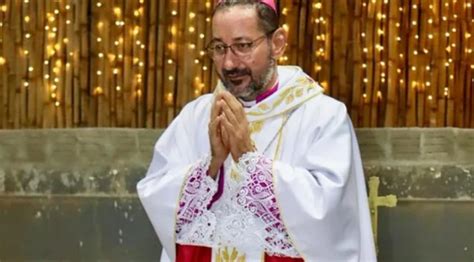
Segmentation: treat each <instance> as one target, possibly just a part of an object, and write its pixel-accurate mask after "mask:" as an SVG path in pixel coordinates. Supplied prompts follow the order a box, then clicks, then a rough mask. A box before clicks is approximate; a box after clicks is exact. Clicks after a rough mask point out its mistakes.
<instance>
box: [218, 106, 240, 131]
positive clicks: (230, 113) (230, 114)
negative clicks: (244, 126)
mask: <svg viewBox="0 0 474 262" xmlns="http://www.w3.org/2000/svg"><path fill="white" fill-rule="evenodd" d="M222 111H223V112H224V115H225V116H226V118H227V120H228V121H229V123H230V124H231V125H233V126H234V127H237V126H239V124H240V121H239V120H238V119H237V116H236V115H235V114H234V112H233V111H232V110H231V109H230V107H229V105H228V104H227V103H225V102H223V103H222Z"/></svg>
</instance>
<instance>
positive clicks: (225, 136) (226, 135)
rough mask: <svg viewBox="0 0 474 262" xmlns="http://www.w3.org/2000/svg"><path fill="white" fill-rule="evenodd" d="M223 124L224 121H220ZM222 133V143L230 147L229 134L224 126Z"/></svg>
mask: <svg viewBox="0 0 474 262" xmlns="http://www.w3.org/2000/svg"><path fill="white" fill-rule="evenodd" d="M223 117H224V116H219V118H223ZM220 122H222V120H220ZM220 131H221V139H222V143H223V144H224V146H225V147H229V133H228V132H227V128H226V127H225V126H222V128H221V129H220Z"/></svg>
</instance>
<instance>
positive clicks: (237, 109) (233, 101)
mask: <svg viewBox="0 0 474 262" xmlns="http://www.w3.org/2000/svg"><path fill="white" fill-rule="evenodd" d="M222 99H223V100H224V101H225V102H226V103H227V105H229V107H230V109H231V110H232V112H234V114H235V115H237V116H239V115H240V114H241V112H242V111H243V107H242V104H241V103H240V102H239V100H237V98H235V96H233V95H232V94H231V93H229V92H228V91H225V92H222Z"/></svg>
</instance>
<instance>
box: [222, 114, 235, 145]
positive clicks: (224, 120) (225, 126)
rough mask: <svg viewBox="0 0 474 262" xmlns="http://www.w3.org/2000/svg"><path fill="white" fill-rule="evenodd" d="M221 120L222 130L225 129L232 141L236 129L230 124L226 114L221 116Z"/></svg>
mask: <svg viewBox="0 0 474 262" xmlns="http://www.w3.org/2000/svg"><path fill="white" fill-rule="evenodd" d="M219 119H220V123H221V127H222V129H225V132H226V134H227V137H228V139H229V141H230V139H232V137H231V136H232V135H231V133H232V130H235V127H234V126H233V125H232V124H231V123H230V122H229V119H228V118H227V115H226V114H222V115H220V116H219Z"/></svg>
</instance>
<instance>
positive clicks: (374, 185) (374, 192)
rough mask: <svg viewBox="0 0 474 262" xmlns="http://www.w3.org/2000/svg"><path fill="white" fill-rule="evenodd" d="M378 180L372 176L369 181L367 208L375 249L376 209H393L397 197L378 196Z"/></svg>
mask: <svg viewBox="0 0 474 262" xmlns="http://www.w3.org/2000/svg"><path fill="white" fill-rule="evenodd" d="M379 185H380V179H379V178H378V177H376V176H372V177H370V179H369V208H370V215H371V217H372V232H373V233H374V241H375V247H376V249H377V251H378V245H377V225H378V213H377V210H378V207H381V206H384V207H395V206H396V205H397V197H396V196H395V195H388V196H379Z"/></svg>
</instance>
